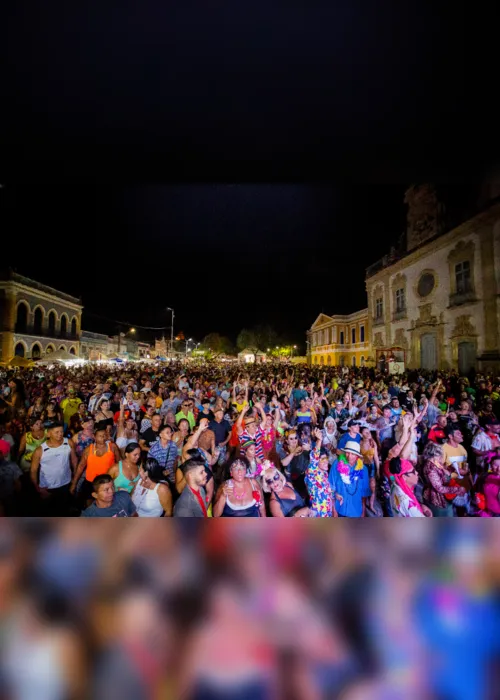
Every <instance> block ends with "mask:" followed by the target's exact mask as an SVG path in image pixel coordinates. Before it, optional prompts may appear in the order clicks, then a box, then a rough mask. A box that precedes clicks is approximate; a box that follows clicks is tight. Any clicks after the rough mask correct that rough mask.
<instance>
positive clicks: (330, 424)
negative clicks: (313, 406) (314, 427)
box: [325, 416, 336, 435]
mask: <svg viewBox="0 0 500 700" xmlns="http://www.w3.org/2000/svg"><path fill="white" fill-rule="evenodd" d="M335 430H336V428H335V421H334V420H333V418H332V417H331V416H328V418H326V419H325V431H326V432H327V433H329V434H330V435H332V434H333V433H335Z"/></svg>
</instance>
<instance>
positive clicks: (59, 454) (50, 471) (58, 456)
mask: <svg viewBox="0 0 500 700" xmlns="http://www.w3.org/2000/svg"><path fill="white" fill-rule="evenodd" d="M70 455H71V447H70V446H69V442H68V438H64V440H63V443H62V445H59V447H49V445H47V443H46V442H45V443H43V445H42V458H41V460H40V488H43V489H58V488H60V487H61V486H66V485H67V484H69V483H70V482H71V466H70Z"/></svg>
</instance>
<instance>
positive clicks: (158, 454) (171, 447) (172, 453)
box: [149, 440, 179, 480]
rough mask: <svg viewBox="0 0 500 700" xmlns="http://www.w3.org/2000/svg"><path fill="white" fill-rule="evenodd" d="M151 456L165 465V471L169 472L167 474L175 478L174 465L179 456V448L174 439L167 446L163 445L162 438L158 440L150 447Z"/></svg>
mask: <svg viewBox="0 0 500 700" xmlns="http://www.w3.org/2000/svg"><path fill="white" fill-rule="evenodd" d="M149 456H150V457H154V458H155V459H156V461H157V462H158V463H159V464H160V465H161V466H162V467H163V469H164V471H166V472H167V476H168V478H169V479H170V480H174V478H175V474H174V466H175V462H176V460H177V457H178V456H179V450H178V448H177V445H176V444H175V442H173V440H169V442H168V443H167V446H166V447H165V448H163V447H162V445H161V442H160V440H157V441H156V442H155V443H153V445H152V447H151V448H150V450H149Z"/></svg>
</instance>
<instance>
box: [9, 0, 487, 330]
mask: <svg viewBox="0 0 500 700" xmlns="http://www.w3.org/2000/svg"><path fill="white" fill-rule="evenodd" d="M165 5H167V4H166V3H159V2H141V3H127V2H123V0H122V1H121V2H120V3H116V5H115V6H114V7H113V6H112V4H109V5H108V4H106V9H102V8H101V7H99V9H98V10H97V9H96V10H95V11H93V10H92V8H91V6H90V5H89V4H86V3H85V4H83V5H82V6H81V7H80V9H79V8H78V7H73V4H68V3H67V2H65V3H62V2H61V3H60V2H56V1H54V2H51V3H45V2H31V3H30V2H28V4H27V5H25V4H24V3H21V4H19V3H11V4H10V6H9V8H8V9H7V10H6V11H4V15H5V14H6V15H7V16H6V17H5V21H6V26H7V27H8V30H9V34H8V42H7V51H8V57H9V61H10V70H9V74H8V77H7V81H6V84H5V89H4V94H5V95H6V97H7V99H6V100H5V104H4V108H3V114H2V115H1V120H2V129H1V130H0V146H1V148H2V156H3V158H2V163H1V168H2V170H1V176H2V180H1V183H2V185H3V188H2V189H1V190H0V201H1V204H2V206H1V217H2V218H1V230H2V239H3V240H4V241H7V245H6V248H5V245H4V246H3V256H2V258H3V259H2V265H3V266H4V265H5V264H10V265H12V266H14V267H15V268H16V269H17V270H18V272H20V273H24V274H26V275H28V276H32V277H34V278H35V279H39V280H40V281H42V282H45V283H47V284H50V285H52V286H55V287H58V288H60V289H61V290H64V291H67V292H69V293H72V294H75V295H78V296H81V297H82V298H83V302H84V304H85V306H86V308H87V310H88V311H90V312H92V313H94V314H100V315H103V316H106V317H109V318H112V319H118V320H124V321H130V322H131V323H133V324H142V325H164V324H166V323H168V322H169V321H168V318H169V315H168V314H167V313H166V312H165V307H166V306H173V307H174V308H175V310H176V316H177V318H176V330H181V329H182V330H184V332H185V333H186V337H188V336H193V337H195V338H196V339H197V340H201V338H202V337H203V335H205V334H206V333H208V332H210V331H219V332H221V333H225V334H228V335H230V336H232V338H233V340H234V339H235V336H236V334H237V333H238V331H239V330H240V329H241V327H243V326H251V325H253V324H256V323H271V324H272V325H274V326H275V327H276V329H277V330H278V331H279V332H281V333H283V334H284V335H285V336H286V337H287V338H288V339H289V341H290V342H301V341H303V338H304V331H305V329H306V328H307V327H309V326H310V324H311V323H312V322H313V321H314V319H315V317H316V316H317V314H318V313H319V312H320V311H325V312H327V313H347V312H351V311H355V310H357V309H359V308H361V307H362V306H364V305H365V303H366V298H365V292H364V270H365V267H366V266H368V265H369V264H371V263H372V262H375V261H376V260H377V259H378V258H379V257H381V256H382V255H383V254H385V253H386V252H387V251H388V249H389V247H390V246H391V245H392V244H394V243H395V242H396V240H397V238H398V236H399V235H400V234H401V233H402V231H403V229H404V225H405V208H404V205H403V196H404V191H405V190H406V188H407V187H408V186H409V185H410V184H412V183H414V182H421V181H424V180H432V181H434V182H436V183H438V184H440V185H441V189H442V192H443V194H444V196H445V198H446V201H447V204H448V208H449V210H450V212H452V216H458V217H459V216H460V212H461V211H464V210H465V209H467V207H468V206H469V204H470V203H471V202H472V201H473V199H474V196H475V195H474V192H476V190H477V187H476V185H477V182H478V181H479V180H480V179H481V177H482V176H483V174H484V171H485V169H486V167H487V166H489V165H490V164H491V163H492V162H493V160H494V159H496V153H494V152H493V151H494V143H493V142H492V134H494V133H495V131H494V125H495V121H496V119H497V117H496V112H495V111H494V110H493V109H490V104H489V101H490V100H491V99H493V97H494V91H492V90H491V87H490V89H487V85H488V81H489V77H488V71H487V68H488V66H489V67H490V68H491V64H490V63H489V62H488V61H487V60H485V59H486V56H485V54H484V51H483V53H478V52H477V51H475V50H474V51H473V50H472V48H471V44H470V32H471V31H473V30H474V18H471V17H470V16H468V17H467V21H466V18H465V14H464V13H461V12H458V11H457V10H456V7H457V5H456V3H455V5H454V7H455V13H454V14H452V13H451V11H447V10H445V9H444V7H443V6H437V5H436V4H435V3H430V2H422V1H421V2H412V1H407V2H405V3H397V2H388V1H386V0H379V2H377V3H367V2H361V1H359V2H356V1H354V2H350V3H342V4H340V3H333V2H317V1H315V0H309V2H307V3H306V2H304V3H301V2H293V1H292V2H289V3H285V4H281V3H273V4H271V3H268V2H267V3H258V2H253V3H251V4H250V3H248V4H245V3H244V2H243V3H242V2H238V3H222V2H212V3H201V2H189V1H187V2H186V1H184V2H182V3H175V5H174V4H172V5H170V6H169V7H166V6H165ZM96 6H97V4H96ZM450 7H451V6H450ZM280 8H281V9H280ZM486 43H487V42H485V44H486ZM467 46H468V47H469V49H468V50H465V47H467ZM492 46H493V44H492ZM480 64H481V69H480V70H476V66H477V67H479V65H480ZM485 66H486V68H485ZM479 97H480V103H479V102H478V98H479ZM478 122H479V125H478V126H476V124H478ZM201 183H203V184H201ZM228 183H241V184H228ZM471 193H472V194H471ZM28 239H29V240H30V241H31V242H30V243H29V244H28ZM4 256H5V257H4ZM99 324H102V320H101V321H99V320H98V318H97V316H93V317H91V316H90V315H86V317H85V326H86V327H87V328H89V329H92V328H95V330H100V329H102V330H109V331H110V332H111V331H112V330H113V329H112V328H109V327H108V328H103V327H102V325H99Z"/></svg>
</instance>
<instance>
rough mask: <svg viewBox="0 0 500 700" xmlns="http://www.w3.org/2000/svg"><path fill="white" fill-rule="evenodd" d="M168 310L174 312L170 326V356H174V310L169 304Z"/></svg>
mask: <svg viewBox="0 0 500 700" xmlns="http://www.w3.org/2000/svg"><path fill="white" fill-rule="evenodd" d="M167 311H171V312H172V325H171V326H170V357H173V353H174V310H173V309H172V308H171V307H170V306H167Z"/></svg>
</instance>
